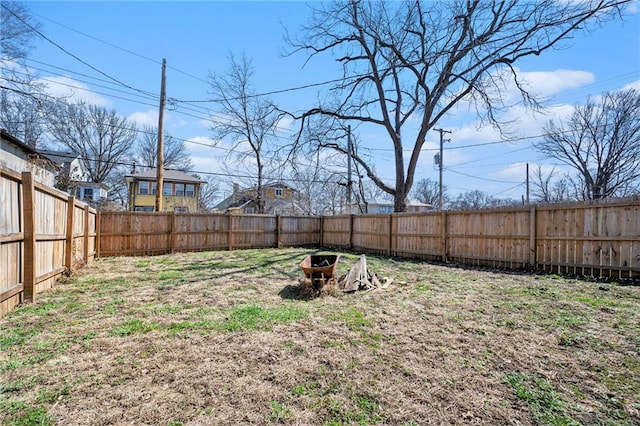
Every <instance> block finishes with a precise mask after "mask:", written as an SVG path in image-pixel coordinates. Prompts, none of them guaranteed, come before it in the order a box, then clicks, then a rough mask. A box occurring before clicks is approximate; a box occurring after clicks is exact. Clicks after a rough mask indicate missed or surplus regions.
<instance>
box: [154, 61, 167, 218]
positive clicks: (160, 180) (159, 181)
mask: <svg viewBox="0 0 640 426" xmlns="http://www.w3.org/2000/svg"><path fill="white" fill-rule="evenodd" d="M166 69H167V60H166V59H165V58H162V80H161V83H160V112H159V113H158V160H157V163H158V164H157V169H156V170H157V173H156V211H157V212H161V211H162V187H163V186H164V170H163V169H164V106H165V104H166V102H167V99H166V97H167V94H166V86H167V79H166Z"/></svg>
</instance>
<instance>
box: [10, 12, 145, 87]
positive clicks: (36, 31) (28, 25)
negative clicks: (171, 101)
mask: <svg viewBox="0 0 640 426" xmlns="http://www.w3.org/2000/svg"><path fill="white" fill-rule="evenodd" d="M0 6H2V8H3V9H5V10H6V11H7V12H9V13H10V14H12V15H13V16H14V17H15V18H16V19H17V20H19V21H20V22H22V23H23V24H24V25H25V26H26V27H28V28H29V29H31V30H32V31H33V32H35V33H36V34H38V35H39V36H40V37H42V38H43V39H45V40H46V41H48V42H49V43H51V44H52V45H54V46H55V47H57V48H58V49H60V50H62V51H63V52H64V53H66V54H67V55H69V56H71V57H72V58H74V59H75V60H77V61H78V62H80V63H82V64H84V65H86V66H88V67H89V68H91V69H92V70H94V71H96V72H98V73H100V74H102V75H103V76H105V77H107V78H108V79H110V80H112V81H114V82H116V83H118V84H120V85H121V86H124V87H126V88H128V89H131V90H135V91H136V92H140V93H144V94H145V95H151V92H146V91H144V90H141V89H137V88H135V87H132V86H130V85H128V84H126V83H123V82H122V81H120V80H118V79H117V78H115V77H112V76H110V75H109V74H107V73H105V72H104V71H101V70H99V69H98V68H96V67H94V66H93V65H91V64H89V63H88V62H86V61H84V60H83V59H81V58H80V57H78V56H77V55H75V54H73V53H71V52H69V51H68V50H67V49H65V48H64V47H62V46H61V45H60V44H58V43H56V42H55V41H53V40H51V39H50V38H49V37H47V36H46V35H44V33H42V32H41V31H40V30H38V29H37V28H35V27H34V26H32V25H31V24H29V23H28V22H26V21H25V20H24V19H22V18H21V17H20V16H18V15H17V14H16V13H14V12H13V11H12V10H11V9H9V8H8V7H7V6H5V5H4V4H0Z"/></svg>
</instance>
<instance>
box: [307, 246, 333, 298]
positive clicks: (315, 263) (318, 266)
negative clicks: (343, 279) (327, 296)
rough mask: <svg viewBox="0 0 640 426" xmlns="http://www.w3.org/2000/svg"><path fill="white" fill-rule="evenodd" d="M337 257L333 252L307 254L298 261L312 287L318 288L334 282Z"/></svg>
mask: <svg viewBox="0 0 640 426" xmlns="http://www.w3.org/2000/svg"><path fill="white" fill-rule="evenodd" d="M339 258H340V256H338V255H335V254H321V255H309V256H307V257H305V258H304V260H303V261H302V262H300V268H301V269H302V272H304V275H305V277H306V279H307V280H309V281H310V282H311V285H313V288H314V289H316V290H320V289H322V287H324V286H325V285H326V284H329V283H333V284H335V283H336V277H335V272H336V266H337V265H338V259H339Z"/></svg>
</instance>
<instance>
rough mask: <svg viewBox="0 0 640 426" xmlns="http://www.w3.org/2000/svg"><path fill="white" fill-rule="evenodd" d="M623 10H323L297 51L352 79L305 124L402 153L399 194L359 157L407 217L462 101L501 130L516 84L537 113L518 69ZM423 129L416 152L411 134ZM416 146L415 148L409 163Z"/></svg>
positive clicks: (456, 5)
mask: <svg viewBox="0 0 640 426" xmlns="http://www.w3.org/2000/svg"><path fill="white" fill-rule="evenodd" d="M624 3H626V1H625V0H622V1H619V0H600V1H593V0H585V1H570V2H566V1H565V2H559V1H552V0H543V1H535V2H519V1H517V0H506V1H499V0H493V1H489V0H487V1H461V0H452V1H442V2H422V1H419V0H411V1H404V2H380V1H376V2H373V1H359V0H351V1H347V2H339V3H332V4H331V5H328V6H326V7H323V6H320V7H318V8H315V9H313V15H312V18H311V20H310V22H309V23H308V25H306V26H305V27H303V34H304V36H303V38H301V39H298V40H290V45H291V46H292V47H293V51H294V52H295V51H305V52H308V54H309V57H308V60H311V59H312V57H314V56H315V55H320V54H323V53H333V54H335V57H336V60H337V61H338V62H339V63H340V64H341V65H342V70H343V78H342V80H341V81H340V82H338V83H336V84H335V85H334V86H333V87H332V88H331V90H330V93H332V94H333V96H331V97H330V98H329V100H328V101H326V102H322V101H321V102H319V104H318V106H317V107H315V108H312V109H310V110H308V111H307V112H306V113H304V114H302V115H301V116H300V117H299V118H301V119H302V127H303V128H304V126H305V125H308V124H309V123H308V120H309V119H310V118H311V117H314V116H318V115H321V116H325V117H331V118H335V119H336V120H340V121H341V122H345V121H348V122H358V123H361V124H364V125H371V126H377V127H379V128H381V129H383V130H384V132H385V133H386V135H388V137H389V141H390V143H391V144H392V145H393V149H394V156H395V185H394V186H391V185H388V184H386V183H385V182H384V181H382V179H380V178H379V177H378V175H377V174H376V173H375V171H374V170H372V169H371V167H370V165H369V164H367V162H366V161H364V159H362V158H360V157H359V156H357V155H354V160H355V161H357V162H358V163H360V164H361V165H362V167H363V169H364V170H366V171H367V175H368V177H369V178H370V179H371V180H373V181H374V182H375V183H376V185H378V186H379V187H380V188H382V189H383V190H384V191H385V192H387V193H389V194H391V195H393V196H394V199H395V201H394V207H395V210H396V211H405V210H406V198H407V195H408V194H409V192H410V190H411V188H412V186H413V179H414V175H415V171H416V167H417V165H418V159H419V156H420V151H421V149H422V146H423V144H424V142H425V138H426V136H427V133H428V132H429V130H431V129H433V127H434V126H435V125H436V123H438V122H439V121H440V119H442V118H443V116H444V115H445V114H446V113H447V112H449V111H450V110H451V109H452V108H453V107H454V106H455V105H457V104H458V103H460V102H461V101H469V102H474V104H475V105H476V107H477V110H478V113H479V114H480V116H481V118H484V119H487V120H488V121H489V122H491V123H493V124H495V125H500V124H501V123H500V122H499V120H498V118H499V113H500V112H501V111H502V110H503V109H504V108H505V107H508V105H505V103H504V99H503V92H504V89H505V85H506V84H507V82H508V81H509V80H511V81H513V82H514V83H515V85H516V87H517V88H518V89H519V90H520V93H521V94H522V99H523V100H524V103H525V105H528V106H533V107H536V106H538V102H537V100H536V99H535V98H534V97H533V96H532V95H531V94H530V93H528V92H527V91H526V89H525V86H524V85H523V84H521V82H520V81H519V80H518V76H517V74H516V70H515V68H514V64H516V63H517V62H518V61H519V60H520V59H522V58H525V57H529V56H537V55H540V54H541V53H543V52H544V51H546V50H548V49H551V48H553V47H554V46H556V45H557V44H558V43H559V42H560V41H561V40H564V39H567V38H568V37H570V36H571V35H572V33H573V32H574V31H575V30H577V29H587V28H588V24H590V23H597V22H601V21H603V20H604V19H606V18H609V17H611V16H613V15H614V14H615V13H619V12H620V7H621V5H622V4H624ZM415 122H418V123H419V125H418V129H417V131H415V132H414V134H413V135H412V136H411V137H410V138H411V139H410V140H411V142H410V143H409V140H408V139H409V137H408V136H407V134H408V133H409V132H408V131H405V129H407V128H409V129H411V128H412V127H414V124H413V123H415ZM502 124H504V123H502ZM342 125H343V124H342ZM298 142H300V141H298ZM407 146H412V148H411V154H410V157H409V159H408V161H405V158H404V152H403V151H404V150H405V149H406V147H407ZM296 148H298V147H296ZM405 167H406V169H405Z"/></svg>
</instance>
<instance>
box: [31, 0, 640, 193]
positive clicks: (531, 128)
mask: <svg viewBox="0 0 640 426" xmlns="http://www.w3.org/2000/svg"><path fill="white" fill-rule="evenodd" d="M27 5H28V6H29V8H30V9H31V11H32V13H33V15H34V17H35V18H36V19H38V20H39V21H40V22H41V23H42V25H43V26H42V29H41V30H42V32H43V33H44V34H45V35H46V36H47V37H48V38H50V39H51V40H52V41H54V42H55V43H56V44H58V45H59V46H62V47H63V48H64V50H67V51H68V52H70V53H72V54H73V55H75V56H77V57H78V58H80V59H81V60H82V61H83V62H86V63H87V64H90V65H91V66H93V67H94V68H97V69H99V70H100V71H102V72H103V73H104V74H107V75H108V76H109V77H112V78H114V79H116V80H118V81H119V82H122V83H125V84H126V85H127V86H129V87H130V88H126V87H122V86H118V85H117V84H114V82H113V81H112V80H110V79H109V78H107V77H105V76H104V75H102V74H99V73H98V72H96V71H95V70H93V69H92V68H90V67H88V66H87V65H86V64H84V63H82V62H81V61H79V60H77V59H76V58H74V57H72V56H71V55H69V54H68V53H65V52H64V51H63V50H61V49H60V48H59V47H56V46H55V45H54V44H52V43H50V42H48V41H46V40H44V39H38V40H36V48H35V49H34V50H33V51H32V52H31V55H30V61H29V62H28V64H29V65H30V66H32V67H34V68H37V69H38V70H39V73H40V77H41V78H43V79H44V81H45V82H46V83H47V84H48V86H49V90H50V91H51V92H53V93H58V94H62V93H67V94H68V93H69V91H73V92H74V95H75V96H76V97H79V98H83V99H86V100H88V101H90V102H94V103H97V104H100V105H104V106H107V107H109V108H114V109H116V111H118V113H120V114H121V115H123V116H127V117H129V118H131V119H135V120H136V122H137V123H138V124H140V125H142V124H149V125H157V114H158V112H157V110H158V106H157V103H158V102H157V100H155V98H154V97H149V96H147V95H144V94H143V92H151V93H152V94H155V95H156V96H157V94H159V91H160V69H161V66H160V63H161V61H162V58H166V59H167V65H168V70H167V96H168V97H169V98H173V99H177V100H180V101H191V100H202V99H208V98H210V97H211V96H210V95H209V93H208V90H209V87H208V83H207V81H206V80H207V76H208V75H209V72H211V71H213V72H217V73H222V72H224V71H225V70H226V69H227V66H228V55H229V53H234V54H241V53H242V52H244V53H245V54H246V55H247V56H248V57H249V58H251V59H252V61H253V65H254V68H255V74H254V78H253V80H252V83H253V86H254V87H255V89H256V91H257V92H259V93H264V92H271V91H275V90H281V89H288V88H292V87H299V86H303V85H308V84H313V83H317V82H322V81H327V80H330V79H333V78H336V77H338V76H339V72H340V69H339V66H338V65H337V64H336V63H335V62H334V61H333V60H332V58H331V57H330V56H324V57H322V58H318V59H314V60H313V61H311V62H310V63H308V64H306V66H305V65H304V62H305V59H306V56H305V55H304V54H296V55H293V56H290V57H283V56H282V55H281V54H280V52H281V51H282V50H283V48H285V47H286V45H285V42H284V39H283V36H284V28H285V27H286V28H287V29H288V30H289V31H290V32H291V33H293V34H295V33H296V31H297V30H298V28H299V26H300V25H302V24H303V23H304V22H305V21H306V19H307V17H308V15H309V11H308V6H307V4H305V3H303V2H288V1H278V2H246V1H239V2H218V1H207V2H204V1H201V2H170V1H164V2H147V1H137V2H124V1H114V2H93V1H92V2H79V1H68V2H49V1H46V2H36V1H29V2H27ZM638 9H640V6H639V4H638V3H637V2H636V3H634V4H632V5H631V6H630V9H628V11H629V12H631V13H630V15H629V16H627V17H626V19H625V20H624V22H620V21H618V22H613V23H610V24H608V25H607V26H606V27H604V28H600V29H598V30H596V31H595V32H591V33H586V34H576V35H575V37H574V38H573V39H572V40H569V41H567V42H565V43H564V44H563V49H562V50H558V51H552V52H548V53H546V54H543V55H541V56H539V57H536V58H534V59H528V60H526V61H523V62H521V63H520V64H518V67H519V69H520V71H521V73H522V75H523V76H526V78H527V80H528V81H529V82H530V84H531V88H532V89H534V90H535V91H537V92H539V93H541V94H543V95H545V96H547V97H548V98H549V102H548V105H549V109H548V111H547V112H546V115H536V116H532V115H531V114H527V113H526V112H525V111H521V110H519V109H517V108H516V109H514V110H512V111H511V112H510V114H511V115H512V116H513V117H517V118H519V120H520V121H519V123H518V124H517V125H515V126H514V127H515V129H516V130H517V132H518V135H520V136H521V137H523V138H527V137H529V136H535V135H539V134H541V133H542V131H541V127H542V125H543V124H544V123H545V122H546V121H548V120H549V119H550V118H552V117H562V116H563V115H566V114H568V113H569V112H570V111H571V107H572V105H574V104H575V103H580V102H584V101H585V99H586V98H587V96H598V95H599V94H600V93H602V92H603V91H607V90H619V89H622V88H625V87H637V88H640V13H638ZM60 83H62V84H60ZM69 86H74V87H69ZM79 87H81V88H84V89H87V90H79V89H78V88H79ZM116 88H117V89H118V90H120V91H115V90H114V89H116ZM131 88H134V89H136V90H133V89H131ZM320 89H321V88H318V87H314V88H309V89H305V90H296V91H289V92H286V93H282V94H275V95H272V96H271V98H272V100H274V101H275V102H276V103H277V104H278V105H279V106H280V107H281V108H284V109H288V110H292V111H299V110H301V109H304V108H307V107H311V106H312V102H313V100H314V99H315V97H316V94H317V92H318V90H320ZM123 98H124V99H123ZM213 107H214V106H213V105H212V104H206V103H184V102H178V103H177V107H176V106H172V107H170V108H169V110H168V111H167V113H166V124H165V126H166V128H167V130H168V131H170V132H171V134H172V135H173V136H176V137H179V138H183V139H187V140H190V141H193V142H196V143H187V144H186V147H187V149H188V150H189V152H190V154H191V155H192V157H193V162H194V165H195V170H196V171H200V172H220V171H221V165H220V163H221V161H223V158H224V155H225V154H226V152H225V151H224V150H221V149H217V148H211V147H208V146H203V145H202V144H211V142H212V141H211V139H210V131H209V130H208V126H207V123H206V120H205V119H206V117H207V116H208V113H207V111H206V108H213ZM285 124H286V123H283V131H282V134H283V135H286V134H291V133H292V132H293V131H294V127H290V128H288V129H287V128H284V127H285ZM439 127H443V128H446V129H449V130H452V133H451V134H450V135H448V137H450V138H451V142H450V143H447V144H446V148H447V150H446V151H445V153H444V164H445V178H444V183H445V185H447V186H448V187H449V192H450V194H451V195H454V196H455V195H456V194H458V193H460V192H465V191H468V190H474V189H480V190H482V191H485V192H487V193H488V194H490V195H494V196H497V197H500V198H504V197H511V198H517V199H519V198H520V197H521V196H522V194H524V188H525V186H524V182H525V171H524V170H525V164H526V163H530V164H531V166H532V167H533V166H534V165H536V164H537V165H541V166H543V168H544V169H545V170H549V169H550V168H551V167H553V163H554V162H553V161H552V160H548V159H541V158H539V156H538V154H537V153H535V152H534V151H532V150H531V149H530V146H531V143H532V141H533V139H523V140H521V141H518V142H510V143H503V144H499V143H496V144H490V145H483V146H478V147H465V146H468V145H474V144H481V143H486V142H498V141H500V137H499V135H498V134H497V133H496V132H495V130H493V129H491V128H481V129H478V128H477V125H476V123H475V119H474V116H473V114H470V113H468V111H467V110H465V109H463V108H460V109H458V110H457V111H456V112H455V113H454V114H452V115H450V116H449V117H447V118H446V119H445V120H444V121H443V122H442V123H440V125H439ZM359 137H360V139H361V140H362V143H363V149H366V150H367V151H366V152H368V155H370V158H371V161H372V163H374V164H375V165H376V168H377V169H378V170H379V171H381V173H380V174H381V175H382V176H383V177H384V178H386V180H388V181H392V180H393V176H394V172H393V170H394V169H393V161H392V153H391V151H390V150H389V149H390V148H391V145H390V143H389V142H388V141H386V140H385V139H384V138H383V137H382V136H381V135H379V134H373V133H372V134H369V133H367V132H365V131H363V133H362V134H360V135H359ZM220 146H222V147H224V143H221V145H220ZM437 146H438V134H437V133H436V132H431V134H430V135H429V139H428V141H427V144H426V146H425V149H424V152H423V154H422V157H421V161H420V165H419V167H418V170H417V174H416V180H419V179H421V178H425V177H428V178H431V179H434V180H437V178H438V173H437V170H436V169H435V168H434V166H433V155H434V153H435V151H433V150H434V149H436V148H437ZM233 180H234V178H233V177H232V176H230V177H224V176H221V186H222V189H223V190H225V191H228V190H229V188H230V185H231V183H232V182H233Z"/></svg>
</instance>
